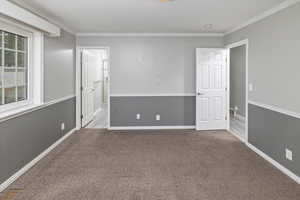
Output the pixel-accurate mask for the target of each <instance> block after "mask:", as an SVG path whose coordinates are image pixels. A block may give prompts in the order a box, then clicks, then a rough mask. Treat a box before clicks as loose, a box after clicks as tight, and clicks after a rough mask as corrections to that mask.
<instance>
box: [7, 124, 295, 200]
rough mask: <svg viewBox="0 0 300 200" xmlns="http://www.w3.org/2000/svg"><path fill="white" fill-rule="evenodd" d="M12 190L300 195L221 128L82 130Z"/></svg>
mask: <svg viewBox="0 0 300 200" xmlns="http://www.w3.org/2000/svg"><path fill="white" fill-rule="evenodd" d="M10 189H13V190H12V191H17V193H16V192H15V193H13V195H11V197H9V198H10V200H66V199H68V200H299V199H300V186H299V185H298V184H296V183H295V182H293V181H292V180H291V179H289V178H288V177H286V176H285V175H284V174H282V173H281V172H280V171H278V170H277V169H275V168H274V167H272V166H271V165H270V164H269V163H268V162H266V161H265V160H263V159H262V158H260V157H259V156H258V155H256V154H255V153H254V152H252V151H251V150H249V149H248V148H247V147H246V146H244V145H243V144H242V143H240V142H239V141H238V140H237V139H235V138H234V137H233V136H231V135H230V134H229V133H227V132H222V131H221V132H196V131H171V130H168V131H167V130H166V131H130V132H120V131H114V132H108V131H104V130H92V129H86V130H81V131H79V132H77V133H75V134H73V135H72V136H70V137H69V138H68V139H67V140H66V141H65V142H64V143H63V144H61V145H60V146H58V147H57V148H56V149H55V150H54V151H52V152H51V153H50V154H49V155H48V156H47V157H46V158H44V159H43V160H42V161H40V162H39V163H38V164H37V165H36V166H35V167H33V168H32V169H31V170H30V171H29V172H28V173H26V174H25V175H24V176H22V177H21V178H20V179H19V180H18V181H16V182H15V183H14V184H13V185H12V186H11V187H10ZM9 191H10V190H9V189H8V190H7V191H6V192H9Z"/></svg>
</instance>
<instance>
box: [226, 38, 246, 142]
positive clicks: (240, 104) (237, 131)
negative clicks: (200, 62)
mask: <svg viewBox="0 0 300 200" xmlns="http://www.w3.org/2000/svg"><path fill="white" fill-rule="evenodd" d="M228 51H229V57H230V62H229V74H230V75H229V76H230V81H229V85H230V97H229V102H230V103H229V105H230V107H229V111H228V112H229V131H230V132H231V133H232V134H234V135H235V136H236V137H238V138H239V139H240V140H241V141H243V142H246V141H248V128H247V127H248V40H243V41H240V42H237V43H234V44H231V45H229V46H228Z"/></svg>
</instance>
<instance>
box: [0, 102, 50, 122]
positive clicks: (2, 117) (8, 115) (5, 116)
mask: <svg viewBox="0 0 300 200" xmlns="http://www.w3.org/2000/svg"><path fill="white" fill-rule="evenodd" d="M43 107H44V104H29V105H25V106H21V107H19V108H15V109H12V110H8V111H4V112H1V113H0V123H1V122H3V121H6V120H9V119H12V118H15V117H18V116H21V115H24V114H26V113H30V112H33V111H35V110H38V109H41V108H43Z"/></svg>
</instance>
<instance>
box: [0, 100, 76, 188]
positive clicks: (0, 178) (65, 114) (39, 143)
mask: <svg viewBox="0 0 300 200" xmlns="http://www.w3.org/2000/svg"><path fill="white" fill-rule="evenodd" d="M62 122H64V123H65V125H66V128H65V130H64V131H61V129H60V124H61V123H62ZM74 127H75V98H73V99H70V100H67V101H64V102H61V103H57V104H54V105H51V106H49V107H46V108H44V109H41V110H38V111H35V112H32V113H29V114H25V115H22V116H20V117H17V118H15V119H11V120H8V121H5V122H3V123H0V133H1V134H0V160H1V165H0V184H1V183H3V182H4V181H6V180H7V179H8V178H9V177H10V176H12V175H13V174H14V173H16V172H17V171H18V170H20V169H21V168H22V167H23V166H25V165H26V164H27V163H29V162H30V161H31V160H33V159H34V158H35V157H36V156H38V155H39V154H40V153H42V152H43V151H44V150H45V149H47V148H48V147H49V146H51V145H52V144H53V143H55V142H56V141H57V140H58V139H60V138H61V137H62V136H64V135H65V134H66V133H67V132H68V131H70V130H71V129H73V128H74Z"/></svg>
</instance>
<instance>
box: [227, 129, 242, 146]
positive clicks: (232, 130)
mask: <svg viewBox="0 0 300 200" xmlns="http://www.w3.org/2000/svg"><path fill="white" fill-rule="evenodd" d="M228 132H229V133H231V134H232V135H233V136H234V137H236V138H237V139H239V140H240V141H241V142H243V143H246V139H245V138H243V137H241V136H240V135H239V134H238V131H236V130H234V129H233V128H231V129H229V130H228Z"/></svg>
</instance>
